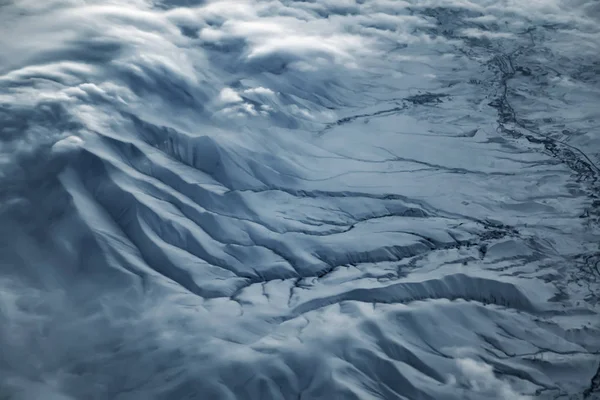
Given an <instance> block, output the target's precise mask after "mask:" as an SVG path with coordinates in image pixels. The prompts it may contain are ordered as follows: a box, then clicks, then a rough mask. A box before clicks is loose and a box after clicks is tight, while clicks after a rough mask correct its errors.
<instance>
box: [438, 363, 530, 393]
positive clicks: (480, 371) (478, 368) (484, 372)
mask: <svg viewBox="0 0 600 400" xmlns="http://www.w3.org/2000/svg"><path fill="white" fill-rule="evenodd" d="M456 363H457V365H458V368H459V369H460V371H461V372H462V374H463V376H464V378H466V380H467V383H468V385H469V389H470V390H471V391H472V392H474V393H477V394H478V396H479V395H480V396H481V397H482V398H483V397H485V398H487V399H494V400H530V399H531V397H529V396H525V395H522V394H520V393H518V392H516V391H515V390H514V389H513V388H512V387H511V385H510V384H509V383H508V382H505V381H503V380H501V379H499V378H498V377H497V376H496V375H495V374H494V370H493V368H492V366H491V365H489V364H486V363H484V362H481V361H475V360H473V359H471V358H459V359H457V360H456ZM453 382H456V378H455V377H451V379H450V383H451V384H452V383H453Z"/></svg>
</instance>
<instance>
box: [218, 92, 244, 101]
mask: <svg viewBox="0 0 600 400" xmlns="http://www.w3.org/2000/svg"><path fill="white" fill-rule="evenodd" d="M219 101H220V102H222V103H239V102H241V101H243V99H242V97H241V96H240V95H239V94H238V93H237V92H236V91H235V90H233V89H232V88H224V89H223V90H221V93H219Z"/></svg>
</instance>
